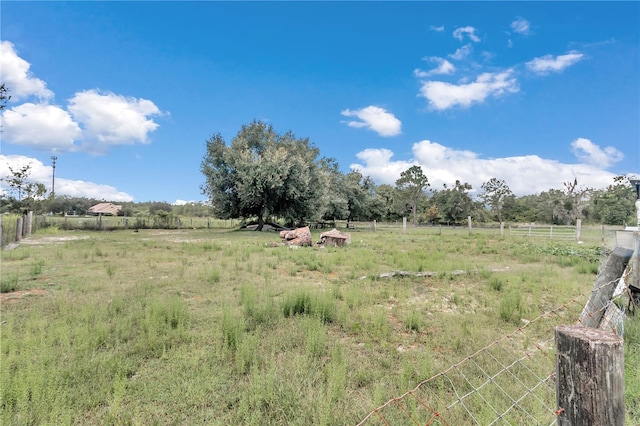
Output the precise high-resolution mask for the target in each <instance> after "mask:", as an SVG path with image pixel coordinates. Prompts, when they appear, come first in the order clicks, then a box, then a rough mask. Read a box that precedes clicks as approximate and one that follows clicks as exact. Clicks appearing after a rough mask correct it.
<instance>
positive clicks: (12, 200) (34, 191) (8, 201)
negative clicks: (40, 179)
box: [1, 163, 47, 213]
mask: <svg viewBox="0 0 640 426" xmlns="http://www.w3.org/2000/svg"><path fill="white" fill-rule="evenodd" d="M9 171H10V172H11V175H10V176H7V177H5V178H2V179H1V180H3V181H5V182H6V183H7V186H8V187H9V194H3V195H2V198H3V200H2V201H3V202H2V204H3V209H6V211H10V212H15V213H20V212H23V211H24V210H27V209H31V210H34V211H37V209H38V207H39V206H40V204H41V203H42V200H43V199H44V195H45V194H46V193H47V189H46V188H45V186H44V184H42V183H36V182H30V181H29V176H30V175H31V163H29V164H25V165H23V166H22V167H20V168H18V169H14V168H13V167H11V166H9Z"/></svg>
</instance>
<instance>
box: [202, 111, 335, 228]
mask: <svg viewBox="0 0 640 426" xmlns="http://www.w3.org/2000/svg"><path fill="white" fill-rule="evenodd" d="M319 153H320V152H319V150H318V149H317V148H316V147H315V146H313V145H312V144H311V143H310V142H309V140H308V139H299V138H296V137H295V136H294V135H293V134H292V133H291V132H288V133H285V134H284V135H281V134H278V133H276V132H275V131H274V130H273V127H272V126H271V125H268V124H266V123H264V122H261V121H255V120H254V121H253V122H252V123H251V124H248V125H243V126H242V128H241V129H240V131H239V132H238V134H237V135H236V136H235V137H234V138H233V140H232V141H231V144H230V145H227V144H226V143H225V141H224V139H223V138H222V136H221V135H220V134H219V133H218V134H215V135H213V136H212V137H211V138H210V139H209V140H208V141H207V149H206V154H205V156H204V158H203V160H202V165H201V171H202V173H203V174H204V176H205V179H206V182H205V183H204V184H203V185H202V186H201V190H202V193H203V194H205V195H207V196H208V197H209V201H210V202H211V205H212V207H213V211H214V213H215V215H216V216H217V217H220V218H248V217H256V218H257V219H258V228H257V229H258V230H261V229H262V226H263V224H264V220H265V219H266V218H268V217H270V216H275V217H281V218H284V219H285V220H287V221H288V222H290V223H294V222H296V221H301V220H304V219H309V218H315V216H316V215H317V213H318V210H319V209H318V207H319V203H320V198H321V197H320V195H321V192H322V181H321V178H320V172H319V166H318V163H319V160H318V155H319Z"/></svg>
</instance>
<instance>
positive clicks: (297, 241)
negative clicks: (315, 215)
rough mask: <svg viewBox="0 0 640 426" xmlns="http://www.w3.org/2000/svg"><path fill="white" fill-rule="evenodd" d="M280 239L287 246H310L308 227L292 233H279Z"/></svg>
mask: <svg viewBox="0 0 640 426" xmlns="http://www.w3.org/2000/svg"><path fill="white" fill-rule="evenodd" d="M280 238H282V240H283V242H284V243H285V244H286V245H288V246H310V245H311V244H312V242H311V231H310V230H309V227H308V226H305V227H303V228H296V229H294V230H292V231H280Z"/></svg>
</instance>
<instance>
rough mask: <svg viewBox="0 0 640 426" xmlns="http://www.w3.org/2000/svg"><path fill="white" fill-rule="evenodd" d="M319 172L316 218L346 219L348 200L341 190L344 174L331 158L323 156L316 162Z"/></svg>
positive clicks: (344, 192)
mask: <svg viewBox="0 0 640 426" xmlns="http://www.w3.org/2000/svg"><path fill="white" fill-rule="evenodd" d="M318 168H319V172H320V180H321V181H322V183H321V185H320V189H321V192H320V195H319V197H320V201H321V202H320V207H319V209H318V218H319V219H322V220H335V219H346V218H347V217H348V216H349V201H348V200H347V194H346V191H344V190H343V185H342V183H343V181H344V179H345V176H344V174H343V173H342V172H340V170H339V166H338V163H337V162H336V161H335V159H333V158H323V159H321V160H320V161H319V162H318Z"/></svg>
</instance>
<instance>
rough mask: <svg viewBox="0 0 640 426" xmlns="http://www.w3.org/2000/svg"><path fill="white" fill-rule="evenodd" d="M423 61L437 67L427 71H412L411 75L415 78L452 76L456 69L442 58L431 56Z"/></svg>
mask: <svg viewBox="0 0 640 426" xmlns="http://www.w3.org/2000/svg"><path fill="white" fill-rule="evenodd" d="M425 60H426V61H429V62H435V63H437V64H438V66H437V67H436V68H434V69H432V70H429V71H423V70H420V69H416V70H414V71H413V74H414V75H415V76H416V77H429V76H432V75H436V74H452V73H454V72H455V71H456V67H455V66H454V65H453V64H452V63H451V62H449V61H447V60H446V59H444V58H439V57H437V56H432V57H430V58H425Z"/></svg>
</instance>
